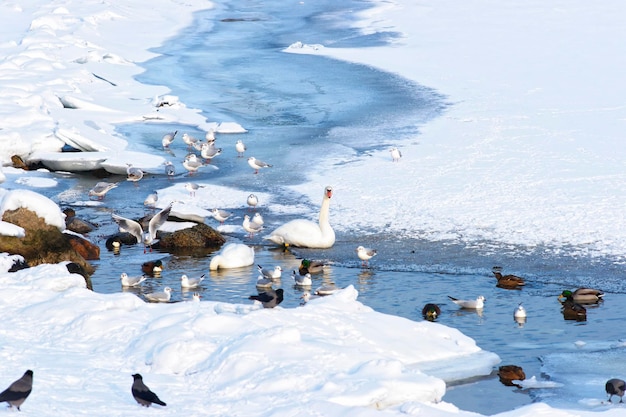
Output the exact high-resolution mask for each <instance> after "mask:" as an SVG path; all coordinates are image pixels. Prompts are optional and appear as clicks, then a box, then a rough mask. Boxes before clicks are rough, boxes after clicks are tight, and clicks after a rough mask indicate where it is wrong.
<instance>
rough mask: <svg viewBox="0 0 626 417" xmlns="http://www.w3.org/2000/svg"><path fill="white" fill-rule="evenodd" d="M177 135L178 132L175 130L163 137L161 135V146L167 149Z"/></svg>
mask: <svg viewBox="0 0 626 417" xmlns="http://www.w3.org/2000/svg"><path fill="white" fill-rule="evenodd" d="M177 133H178V130H175V131H173V132H170V133H166V134H165V135H163V139H161V144H162V145H163V147H164V148H169V146H170V145H171V144H172V142H174V138H175V137H176V134H177Z"/></svg>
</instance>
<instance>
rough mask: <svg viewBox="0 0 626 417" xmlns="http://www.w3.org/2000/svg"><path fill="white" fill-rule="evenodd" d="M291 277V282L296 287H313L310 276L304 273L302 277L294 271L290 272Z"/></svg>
mask: <svg viewBox="0 0 626 417" xmlns="http://www.w3.org/2000/svg"><path fill="white" fill-rule="evenodd" d="M291 276H292V277H293V281H294V283H295V284H296V286H298V287H310V286H311V285H313V280H312V279H311V274H309V273H306V274H304V275H300V274H299V273H297V272H296V271H295V270H293V271H292V272H291Z"/></svg>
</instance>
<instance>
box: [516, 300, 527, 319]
mask: <svg viewBox="0 0 626 417" xmlns="http://www.w3.org/2000/svg"><path fill="white" fill-rule="evenodd" d="M513 317H514V318H515V319H525V318H526V309H525V308H524V306H523V305H522V303H519V305H518V306H517V308H516V309H515V311H514V312H513Z"/></svg>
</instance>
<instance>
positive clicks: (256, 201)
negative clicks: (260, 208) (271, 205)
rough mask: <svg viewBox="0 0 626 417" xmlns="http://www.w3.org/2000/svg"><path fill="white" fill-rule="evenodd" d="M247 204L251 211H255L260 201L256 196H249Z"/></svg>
mask: <svg viewBox="0 0 626 417" xmlns="http://www.w3.org/2000/svg"><path fill="white" fill-rule="evenodd" d="M247 203H248V206H249V207H250V208H251V209H254V208H255V207H256V206H257V204H259V199H258V198H257V196H255V195H254V194H250V195H249V196H248V200H247Z"/></svg>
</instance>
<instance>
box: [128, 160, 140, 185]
mask: <svg viewBox="0 0 626 417" xmlns="http://www.w3.org/2000/svg"><path fill="white" fill-rule="evenodd" d="M126 165H128V168H126V176H127V178H126V180H127V181H132V182H134V183H135V185H137V181H139V180H140V179H142V178H143V171H142V170H140V169H139V168H135V167H133V166H132V165H131V164H126Z"/></svg>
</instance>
